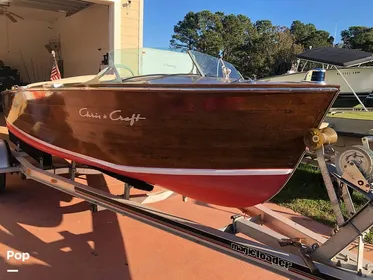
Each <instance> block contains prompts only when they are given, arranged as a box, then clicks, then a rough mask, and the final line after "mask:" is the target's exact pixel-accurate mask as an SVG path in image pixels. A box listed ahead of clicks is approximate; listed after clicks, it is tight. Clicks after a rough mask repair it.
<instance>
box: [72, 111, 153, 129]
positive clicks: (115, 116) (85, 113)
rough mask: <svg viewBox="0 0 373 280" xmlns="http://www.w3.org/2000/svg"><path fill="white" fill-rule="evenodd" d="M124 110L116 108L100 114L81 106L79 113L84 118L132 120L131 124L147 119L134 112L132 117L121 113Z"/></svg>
mask: <svg viewBox="0 0 373 280" xmlns="http://www.w3.org/2000/svg"><path fill="white" fill-rule="evenodd" d="M121 113H122V110H114V111H111V112H110V113H108V114H99V113H95V112H90V111H89V110H88V108H81V109H80V110H79V115H80V116H81V117H82V118H89V119H99V120H106V119H108V120H111V121H125V122H130V126H133V125H134V124H135V122H138V121H140V120H146V118H145V117H141V115H140V114H132V116H131V117H124V116H122V115H121Z"/></svg>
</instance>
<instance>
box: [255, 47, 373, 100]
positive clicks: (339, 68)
mask: <svg viewBox="0 0 373 280" xmlns="http://www.w3.org/2000/svg"><path fill="white" fill-rule="evenodd" d="M297 58H298V60H297V63H296V65H295V67H293V68H292V69H291V70H290V71H288V73H286V74H283V75H278V76H272V77H266V78H262V79H258V81H266V82H299V81H304V80H305V81H310V80H311V77H312V74H313V72H314V70H310V71H304V68H305V67H306V66H307V64H308V63H309V62H311V63H317V64H321V67H322V68H323V69H325V82H326V83H327V84H332V85H340V88H341V92H340V93H339V97H338V98H337V100H336V102H335V103H334V106H333V107H353V106H355V105H358V104H359V99H360V100H361V102H363V103H364V101H365V99H366V97H367V96H368V95H369V94H371V93H373V66H372V67H371V66H363V67H362V66H361V65H363V64H366V63H369V62H372V61H373V53H370V52H363V51H359V50H351V49H342V48H334V47H323V48H315V49H310V50H307V51H305V52H303V53H301V54H299V55H298V56H297ZM301 61H304V62H305V63H304V64H303V65H302V69H299V68H300V67H299V66H300V62H301ZM355 94H356V95H355ZM356 96H357V97H358V98H359V99H358V98H356Z"/></svg>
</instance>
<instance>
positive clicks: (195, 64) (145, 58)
mask: <svg viewBox="0 0 373 280" xmlns="http://www.w3.org/2000/svg"><path fill="white" fill-rule="evenodd" d="M108 55H109V66H111V67H114V68H115V70H116V71H117V74H118V75H119V76H120V77H121V78H122V79H126V78H131V77H135V76H144V75H190V74H192V75H199V76H206V77H216V78H225V77H226V76H225V75H224V70H223V69H224V66H225V67H227V68H229V69H230V74H229V78H231V79H240V78H242V77H241V75H240V73H239V72H238V71H237V69H236V68H235V67H234V66H233V65H232V64H230V63H228V62H226V61H222V60H221V59H219V58H216V57H213V56H210V55H206V54H203V53H200V52H197V51H190V52H181V51H175V50H164V49H153V48H127V49H120V50H114V51H111V52H110V53H109V54H108Z"/></svg>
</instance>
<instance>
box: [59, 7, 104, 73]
mask: <svg viewBox="0 0 373 280" xmlns="http://www.w3.org/2000/svg"><path fill="white" fill-rule="evenodd" d="M55 31H56V32H57V33H58V34H59V36H60V40H61V56H62V59H63V60H64V77H72V76H78V75H90V74H96V73H98V71H99V68H100V64H101V61H102V60H103V55H104V54H105V53H107V52H108V51H109V50H108V49H109V34H108V33H109V7H108V6H104V5H93V6H91V7H89V8H87V9H85V10H83V11H81V12H79V13H77V14H75V15H73V16H70V17H66V18H61V19H59V20H57V22H56V23H55ZM100 48H101V49H102V50H101V51H99V50H98V49H100Z"/></svg>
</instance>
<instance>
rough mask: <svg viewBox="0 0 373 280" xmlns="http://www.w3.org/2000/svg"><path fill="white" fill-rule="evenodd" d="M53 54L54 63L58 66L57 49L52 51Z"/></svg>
mask: <svg viewBox="0 0 373 280" xmlns="http://www.w3.org/2000/svg"><path fill="white" fill-rule="evenodd" d="M52 56H53V60H54V63H55V64H56V67H58V63H57V59H56V52H55V51H52Z"/></svg>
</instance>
